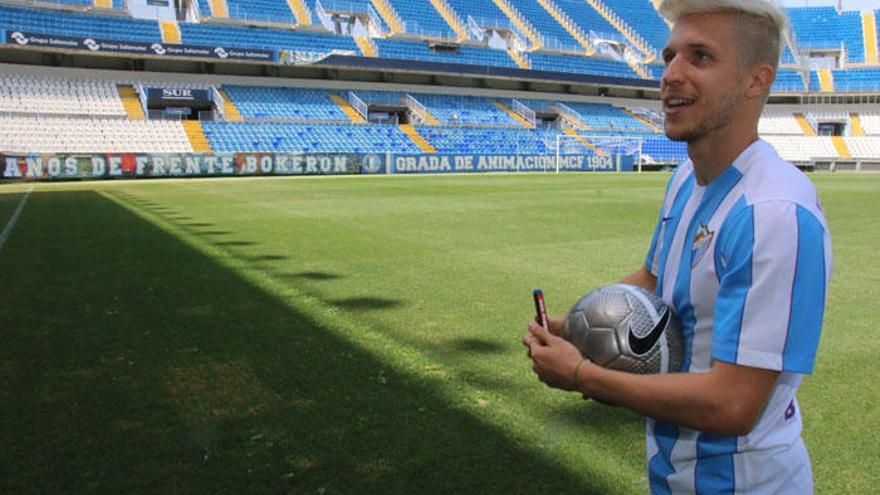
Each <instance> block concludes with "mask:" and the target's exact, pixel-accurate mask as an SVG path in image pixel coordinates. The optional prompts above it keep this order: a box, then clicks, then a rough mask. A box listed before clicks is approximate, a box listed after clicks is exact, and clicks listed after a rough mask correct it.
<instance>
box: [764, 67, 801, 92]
mask: <svg viewBox="0 0 880 495" xmlns="http://www.w3.org/2000/svg"><path fill="white" fill-rule="evenodd" d="M805 89H806V88H805V87H804V78H803V76H802V75H801V74H800V72H798V71H796V70H793V69H785V68H780V69H779V72H778V73H777V74H776V81H774V82H773V88H772V91H773V92H774V93H787V92H799V93H800V92H804V91H805Z"/></svg>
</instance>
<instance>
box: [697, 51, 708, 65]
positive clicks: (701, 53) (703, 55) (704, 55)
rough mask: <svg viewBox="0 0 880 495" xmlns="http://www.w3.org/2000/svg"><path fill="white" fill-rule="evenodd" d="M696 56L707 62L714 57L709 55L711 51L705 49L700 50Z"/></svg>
mask: <svg viewBox="0 0 880 495" xmlns="http://www.w3.org/2000/svg"><path fill="white" fill-rule="evenodd" d="M696 56H697V60H699V61H700V62H707V61H709V60H710V59H711V58H712V56H711V55H709V52H704V51H703V50H698V51H697V53H696Z"/></svg>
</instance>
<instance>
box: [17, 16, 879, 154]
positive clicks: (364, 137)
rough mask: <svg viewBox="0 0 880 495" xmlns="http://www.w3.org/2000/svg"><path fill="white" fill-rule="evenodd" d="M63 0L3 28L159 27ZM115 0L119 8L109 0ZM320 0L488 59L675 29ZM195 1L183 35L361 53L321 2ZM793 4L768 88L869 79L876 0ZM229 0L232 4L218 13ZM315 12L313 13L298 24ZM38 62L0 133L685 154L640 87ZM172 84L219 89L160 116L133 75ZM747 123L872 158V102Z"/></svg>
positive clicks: (114, 33)
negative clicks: (488, 86) (199, 106)
mask: <svg viewBox="0 0 880 495" xmlns="http://www.w3.org/2000/svg"><path fill="white" fill-rule="evenodd" d="M63 2H64V3H65V5H68V6H71V5H72V6H75V7H77V8H78V7H83V9H84V10H85V12H71V11H64V10H63V8H62V9H61V10H59V9H58V8H53V9H44V8H34V7H22V6H10V5H0V29H6V30H17V31H22V32H35V33H44V34H54V35H57V36H71V37H82V38H84V37H94V38H97V39H107V40H124V41H131V42H141V43H155V42H158V41H160V40H162V39H163V34H162V32H161V30H160V23H158V22H156V21H150V20H142V19H135V18H132V17H130V16H127V15H120V13H121V12H117V13H116V14H115V15H105V14H102V12H104V13H106V10H104V9H100V8H99V9H92V7H93V4H92V3H91V2H89V3H87V4H83V3H80V2H79V1H78V0H63ZM594 4H595V5H594ZM113 6H114V8H117V9H120V11H123V10H124V9H125V5H124V4H122V3H120V2H119V1H118V0H117V1H116V3H114V4H113ZM323 8H324V9H327V11H329V12H343V13H346V12H347V13H348V14H351V15H357V16H360V17H358V18H359V19H362V20H364V22H367V23H370V22H371V23H374V25H373V26H372V27H371V31H370V32H369V34H367V35H364V34H363V33H361V37H362V38H367V39H368V43H369V44H370V45H371V46H372V47H374V48H375V51H376V52H375V53H373V54H372V55H376V56H378V57H379V59H380V61H381V60H394V61H412V62H427V63H429V64H432V65H431V67H441V66H440V65H434V64H455V65H449V66H448V67H455V66H474V67H478V68H480V70H483V71H485V73H486V74H491V73H492V71H493V69H495V68H508V69H514V68H518V67H519V68H523V67H530V68H531V69H532V70H536V71H548V72H555V73H561V74H573V75H577V76H584V75H588V76H605V77H609V78H614V79H613V81H615V82H616V83H619V84H623V85H624V86H625V85H626V84H627V83H626V81H633V80H635V79H639V78H640V77H641V76H640V74H639V73H638V72H637V70H641V69H639V67H635V68H634V67H633V66H630V65H628V64H627V63H626V62H624V61H623V60H622V59H621V57H619V56H612V55H609V53H608V52H607V51H606V52H603V53H604V54H601V55H600V54H599V53H600V52H601V50H597V53H596V54H592V55H590V53H592V51H593V50H594V49H595V48H596V47H595V46H592V45H591V43H595V42H596V41H597V40H603V39H604V40H607V41H609V42H611V43H618V44H617V45H615V46H617V47H618V49H619V48H621V47H624V46H627V47H630V46H631V45H632V44H633V41H632V39H628V38H627V35H626V34H624V33H623V32H622V31H621V30H622V29H624V28H625V27H626V26H631V27H634V28H636V30H637V35H638V37H639V38H640V39H644V40H645V41H646V42H647V43H648V44H649V45H650V47H651V48H659V47H662V45H663V44H664V43H665V39H666V37H668V34H669V27H668V26H667V25H666V23H665V22H664V21H663V20H662V19H661V18H660V17H659V15H658V14H657V12H656V10H655V8H654V6H653V5H652V2H651V1H650V0H638V1H635V0H606V1H604V2H588V1H583V0H420V1H418V2H416V1H404V0H371V1H369V2H367V1H366V0H364V1H360V2H357V1H355V2H347V1H335V0H327V1H326V2H323ZM198 9H199V11H200V14H201V17H202V20H205V21H207V22H180V23H179V30H180V40H179V41H180V42H181V43H183V44H189V45H202V46H227V47H235V48H254V49H264V50H272V51H274V50H289V51H291V52H295V53H297V54H299V55H301V56H302V57H303V59H304V60H309V61H314V60H318V59H320V58H321V57H323V56H326V55H327V54H330V53H331V52H332V53H337V54H345V55H348V56H350V57H360V56H362V55H369V54H367V50H365V49H364V46H363V40H356V39H355V37H353V36H352V35H350V34H338V33H333V32H331V31H328V30H326V29H324V28H322V27H321V24H320V23H319V21H320V19H319V17H320V16H318V15H317V12H319V11H320V10H321V9H318V5H317V3H316V2H315V1H312V0H309V1H304V0H290V1H289V2H288V1H287V0H226V1H218V0H214V1H208V0H200V1H199V2H198ZM221 10H222V12H221ZM600 10H602V11H603V12H604V14H603V13H600ZM215 11H216V12H215ZM609 13H611V14H614V15H613V16H611V15H609ZM789 13H790V15H791V18H792V26H793V28H792V29H793V34H794V36H793V37H792V39H793V41H792V45H791V46H788V45H787V46H786V49H785V53H784V55H783V60H782V63H783V68H782V69H781V70H780V71H779V74H778V77H777V80H776V82H775V84H774V86H773V94H784V95H786V97H789V98H790V97H791V95H792V94H794V97H796V98H801V97H808V96H809V95H814V94H822V95H823V97H824V96H836V95H839V94H859V93H867V94H871V93H876V92H878V91H880V67H873V66H870V64H867V66H866V62H868V61H869V59H871V60H872V59H873V57H875V55H872V53H873V52H876V49H873V51H872V46H873V43H876V36H875V37H874V38H873V40H874V41H873V43H872V42H867V41H866V40H870V39H871V37H870V36H868V35H869V34H870V33H869V28H867V27H866V28H864V29H863V25H864V26H871V22H870V21H871V19H870V18H868V17H863V16H862V14H861V13H859V12H848V11H844V12H838V11H836V10H835V9H833V8H824V7H823V8H818V7H812V8H798V9H789ZM313 15H314V17H312V16H313ZM223 17H228V18H229V19H228V20H220V19H219V18H223ZM211 18H214V19H213V20H212V19H211ZM378 18H381V20H377V19H378ZM367 19H369V20H367ZM196 20H197V17H193V18H190V19H189V21H196ZM325 20H326V18H325ZM312 22H315V23H316V25H313V26H308V24H310V23H312ZM247 24H259V25H247ZM294 26H296V29H292V28H293V27H294ZM874 29H875V30H876V27H875V28H874ZM343 32H344V30H343ZM382 33H386V34H385V35H382ZM487 33H496V34H491V35H487ZM875 34H876V33H875ZM166 38H167V36H166ZM370 38H371V41H369V39H370ZM490 38H491V40H492V41H491V42H490V41H489V39H490ZM167 42H168V40H167V39H166V43H167ZM490 45H491V46H490ZM512 47H513V49H512ZM791 47H794V48H796V49H797V53H795V52H793V51H792V50H791ZM874 48H876V47H874ZM627 49H629V48H627ZM523 50H525V51H523ZM334 51H335V52H334ZM816 54H818V55H816ZM829 54H831V55H829ZM814 55H815V56H818V57H820V58H822V57H825V58H824V59H823V61H822V63H821V64H818V65H815V64H814V68H813V69H812V70H809V71H805V69H803V68H802V67H806V64H804V65H801V64H800V62H799V58H800V57H804V56H805V57H812V56H814ZM829 57H831V58H829ZM835 57H838V58H835ZM376 67H381V65H377V66H376ZM403 67H406V66H403ZM641 67H642V69H644V70H645V71H647V74H648V75H649V77H652V78H653V79H655V80H658V79H659V78H660V76H661V75H662V71H663V67H662V66H661V65H658V64H656V63H654V64H649V65H645V66H641ZM49 72H50V74H51V75H48V76H36V75H30V74H27V73H26V71H25V73H22V74H16V73H15V72H14V71H9V72H6V73H3V74H2V75H0V125H2V132H0V151H3V152H7V153H8V152H21V153H53V152H56V153H88V152H91V153H99V152H145V153H168V152H180V153H183V152H192V151H194V150H195V151H214V152H224V153H225V152H230V153H231V152H261V153H262V152H269V153H272V152H292V153H321V152H346V153H403V154H409V153H415V154H418V153H435V152H436V153H459V154H535V155H542V154H543V155H552V154H555V152H556V149H555V148H556V143H557V141H556V140H557V136H559V135H561V134H572V133H573V134H580V135H593V136H595V135H607V136H625V137H629V138H633V139H640V140H641V141H642V151H643V153H644V155H645V161H646V162H648V163H677V162H679V161H681V160H683V159H685V158H686V147H685V146H684V145H683V144H682V143H672V142H670V141H669V140H667V139H666V138H665V137H664V136H663V135H662V134H661V133H660V129H661V127H662V114H661V113H660V112H659V110H658V109H659V105H658V104H657V103H656V101H654V102H651V101H650V100H642V99H634V100H619V101H615V100H603V99H602V98H597V97H579V96H576V95H562V94H559V95H555V94H544V95H541V96H540V97H533V96H532V95H531V94H529V93H523V92H518V93H516V94H514V93H509V92H506V91H501V90H496V91H483V92H482V93H480V95H479V96H478V95H471V94H467V92H468V91H469V90H467V89H464V90H462V89H457V90H452V89H446V90H444V89H442V88H436V87H435V88H433V89H431V90H425V89H424V88H421V87H419V86H409V87H401V86H393V87H391V86H389V87H388V88H387V90H382V89H381V88H383V87H384V86H383V85H381V84H373V85H370V86H362V85H359V84H355V83H352V84H351V85H350V86H349V87H345V86H341V85H338V84H337V85H329V84H328V85H327V86H326V87H321V83H315V82H309V83H304V84H300V83H291V82H288V81H280V82H278V84H273V85H267V84H266V82H265V81H261V82H259V83H251V82H240V81H237V80H227V79H226V78H224V77H220V76H218V77H215V78H213V79H212V82H210V83H206V82H196V81H189V80H186V78H179V80H176V81H174V82H173V83H169V82H168V81H164V80H163V79H162V78H159V79H152V78H151V77H152V76H145V77H140V78H139V77H137V76H134V77H114V78H102V77H94V78H93V77H88V76H83V75H82V74H78V75H77V76H76V77H71V76H69V75H66V73H65V72H64V71H63V70H59V71H49ZM555 77H556V75H553V74H551V75H549V77H547V78H545V79H550V80H552V79H553V78H555ZM805 83H806V84H805ZM169 85H170V87H175V88H192V89H207V90H209V92H210V94H211V95H213V96H212V97H213V98H214V100H213V104H214V105H216V106H215V107H214V109H213V111H212V112H207V113H206V114H205V116H204V118H205V119H206V120H204V121H202V122H198V121H196V120H190V121H184V122H180V121H174V120H164V119H169V118H177V119H181V118H186V117H185V115H184V116H181V115H177V116H176V117H174V116H171V115H169V114H166V113H163V112H156V111H152V112H150V111H147V108H145V106H144V96H143V94H142V88H144V87H151V86H153V87H169ZM365 88H368V89H365ZM215 89H216V91H215ZM427 91H430V93H429V92H427ZM452 93H456V94H452ZM600 94H601V93H600ZM607 101H613V103H608V102H607ZM539 115H540V116H539ZM159 117H161V119H159ZM191 117H195V115H192V116H191ZM398 124H400V125H398ZM759 133H760V134H761V136H762V137H764V138H765V139H767V140H768V141H770V142H771V143H772V144H774V145H775V146H777V147H778V149H779V150H780V153H781V154H782V155H783V157H784V158H786V159H789V160H792V161H796V162H799V163H807V162H810V161H816V160H840V159H850V158H851V159H854V160H880V110H877V106H876V104H873V103H872V104H869V105H860V104H846V105H844V104H834V105H829V104H827V103H826V104H816V105H804V104H786V105H779V104H771V105H769V106H768V107H766V109H765V112H764V115H763V116H762V119H761V121H760V124H759ZM832 133H833V134H835V135H833V136H832V135H827V134H832ZM818 134H826V135H818ZM53 136H62V137H61V138H58V139H53ZM579 139H580V138H579ZM569 141H570V140H569Z"/></svg>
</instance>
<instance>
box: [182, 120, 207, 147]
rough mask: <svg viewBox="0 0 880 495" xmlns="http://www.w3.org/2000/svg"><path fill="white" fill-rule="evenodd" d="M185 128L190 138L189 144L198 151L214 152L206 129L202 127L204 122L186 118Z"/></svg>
mask: <svg viewBox="0 0 880 495" xmlns="http://www.w3.org/2000/svg"><path fill="white" fill-rule="evenodd" d="M183 130H184V131H185V132H186V137H187V138H189V144H190V146H192V149H193V151H195V152H196V153H213V152H214V150H212V149H211V144H210V143H209V142H208V138H207V137H205V131H204V130H203V129H202V123H201V122H199V121H198V120H184V121H183Z"/></svg>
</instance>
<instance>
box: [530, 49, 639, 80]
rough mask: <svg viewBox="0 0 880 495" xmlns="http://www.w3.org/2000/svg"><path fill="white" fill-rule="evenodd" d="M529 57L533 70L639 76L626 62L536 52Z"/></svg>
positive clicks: (624, 76)
mask: <svg viewBox="0 0 880 495" xmlns="http://www.w3.org/2000/svg"><path fill="white" fill-rule="evenodd" d="M529 57H530V58H531V60H532V68H533V69H536V70H545V71H552V72H572V73H576V74H594V75H597V76H609V77H623V78H629V79H635V78H637V77H638V76H637V75H636V74H635V72H633V70H632V68H630V67H629V66H628V65H626V64H625V63H624V62H618V61H616V60H603V59H596V58H587V57H584V56H568V55H561V54H557V53H544V52H535V53H531V54H530V55H529Z"/></svg>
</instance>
